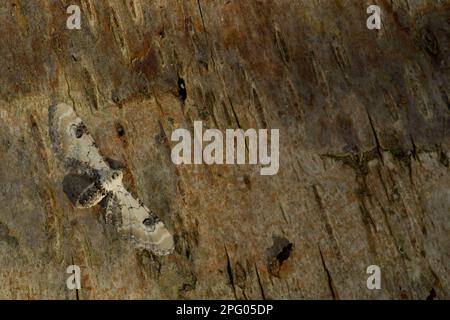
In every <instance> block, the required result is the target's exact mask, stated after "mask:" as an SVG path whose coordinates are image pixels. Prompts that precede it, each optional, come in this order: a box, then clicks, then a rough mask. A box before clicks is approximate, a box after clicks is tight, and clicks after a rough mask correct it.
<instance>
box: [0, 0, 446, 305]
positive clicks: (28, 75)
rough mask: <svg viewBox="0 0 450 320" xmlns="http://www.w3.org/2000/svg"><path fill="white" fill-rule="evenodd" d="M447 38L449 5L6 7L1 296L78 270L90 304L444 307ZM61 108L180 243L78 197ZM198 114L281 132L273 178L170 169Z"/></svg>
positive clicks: (235, 170) (18, 3)
mask: <svg viewBox="0 0 450 320" xmlns="http://www.w3.org/2000/svg"><path fill="white" fill-rule="evenodd" d="M70 4H77V5H80V8H81V19H82V20H81V21H82V28H81V30H68V29H66V19H67V17H68V16H69V15H68V14H67V13H66V8H67V7H68V6H69V5H70ZM370 4H378V5H379V6H380V7H381V9H382V28H381V30H368V29H367V28H366V19H367V18H368V14H367V13H366V9H367V7H368V5H370ZM449 43H450V4H449V1H437V0H429V1H428V0H423V1H422V0H420V1H419V0H392V1H387V0H374V1H356V0H355V1H344V0H341V1H338V0H333V1H313V0H304V1H293V0H279V1H271V0H265V1H259V0H249V1H234V0H233V1H225V0H217V1H208V0H195V1H194V0H188V1H181V0H180V1H175V0H168V1H162V0H161V1H159V0H155V1H144V0H134V1H133V0H127V1H125V0H124V1H118V0H117V1H113V0H110V1H100V0H99V1H94V0H83V1H79V0H72V1H56V0H54V1H52V0H41V1H25V0H23V1H22V0H14V1H12V0H4V1H1V3H0V59H1V62H0V160H1V166H0V202H1V207H0V266H1V268H0V283H1V286H0V298H3V299H10V298H13V299H14V298H23V299H27V298H30V299H37V298H46V299H75V298H76V294H75V292H74V291H70V290H68V289H67V287H66V278H67V277H68V275H67V274H66V273H65V271H66V268H67V266H69V265H72V264H76V265H79V266H80V267H81V274H82V277H81V280H82V288H81V290H79V292H78V296H79V298H80V299H107V298H114V299H130V298H137V299H167V298H186V299H192V298H200V299H203V298H230V299H234V298H239V299H263V298H265V299H288V298H296V299H303V298H309V299H333V298H335V299H355V298H362V299H379V298H388V299H425V298H427V297H428V298H433V297H436V298H439V299H449V298H450V279H449V274H450V273H449V271H450V270H449V262H450V261H449V255H450V238H449V234H450V233H449V231H450V219H449V217H450V179H449V177H450V174H449V173H450V172H449V156H450V148H449V146H450V131H449V128H450V89H449V85H448V84H449V83H450V72H449V71H450V48H449ZM182 81H184V83H185V87H186V92H185V93H184V92H183V90H180V85H179V84H180V83H181V82H182ZM58 102H66V103H69V104H72V105H73V106H74V108H75V109H76V110H77V112H78V114H79V115H80V117H82V118H83V120H84V121H85V123H86V126H87V127H88V128H89V130H90V132H91V133H92V135H93V137H94V139H95V140H96V142H97V144H98V147H99V149H100V150H101V152H102V154H103V155H104V156H105V157H108V158H110V159H111V161H113V162H115V163H119V164H120V166H122V167H123V168H124V172H125V173H124V174H125V176H124V184H125V185H126V186H127V188H128V189H129V190H130V191H131V192H133V193H134V194H135V195H136V196H137V197H139V198H140V199H141V200H142V201H143V202H144V203H145V204H146V205H147V206H148V207H150V208H152V209H153V210H154V211H155V212H157V213H158V215H159V216H160V217H161V219H162V220H163V221H164V222H165V223H166V225H168V228H169V229H170V230H171V231H172V232H173V233H174V234H175V237H176V250H175V253H174V254H172V255H170V256H167V257H156V256H153V255H152V254H149V253H146V252H141V251H137V250H136V249H134V247H133V246H132V245H131V244H129V243H127V242H125V241H121V240H120V239H118V238H117V236H116V235H115V233H114V232H113V231H111V230H110V228H108V226H106V225H105V224H104V222H103V220H102V217H101V213H100V210H99V209H98V208H97V207H94V208H93V209H89V210H77V209H74V208H73V206H72V205H71V203H70V201H69V200H68V198H67V196H66V195H65V193H64V191H63V181H64V174H65V172H64V169H63V167H62V166H61V163H60V162H58V160H57V159H56V157H55V155H54V152H53V150H52V148H51V143H50V140H49V135H48V114H47V113H48V108H49V106H50V105H52V104H55V103H58ZM195 120H202V121H203V123H204V125H205V126H207V127H209V128H218V129H220V130H225V129H227V128H243V129H248V128H269V129H270V128H277V129H280V170H279V172H278V174H277V175H275V176H261V175H260V174H259V167H258V166H251V165H241V166H237V165H235V166H225V165H213V166H207V165H196V166H194V165H192V166H175V165H174V164H173V163H172V161H171V158H170V152H171V148H172V147H173V145H174V143H173V142H172V141H170V135H171V133H172V132H173V130H174V129H176V128H187V129H190V130H192V126H193V121H195ZM369 265H378V266H380V268H381V272H382V282H381V285H382V288H381V290H368V289H367V287H366V280H367V277H368V276H369V275H368V274H367V273H366V269H367V267H368V266H369Z"/></svg>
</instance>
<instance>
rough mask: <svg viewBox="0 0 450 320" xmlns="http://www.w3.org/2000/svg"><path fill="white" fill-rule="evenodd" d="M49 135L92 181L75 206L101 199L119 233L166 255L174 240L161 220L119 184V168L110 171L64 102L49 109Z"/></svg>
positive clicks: (68, 163)
mask: <svg viewBox="0 0 450 320" xmlns="http://www.w3.org/2000/svg"><path fill="white" fill-rule="evenodd" d="M49 126H50V138H51V140H52V143H53V147H54V149H55V151H56V152H57V155H58V156H59V158H61V160H62V161H63V162H64V164H65V166H66V167H67V168H68V169H71V170H72V171H73V170H76V171H77V172H80V173H83V174H85V175H87V176H89V177H90V178H91V179H92V180H93V182H92V183H91V184H90V185H88V186H87V187H86V188H84V189H83V190H81V192H80V193H79V194H77V195H76V197H75V201H74V205H75V207H77V208H90V207H92V206H95V205H96V204H99V203H100V202H102V204H103V208H104V209H105V220H106V222H107V223H111V224H113V225H114V226H115V227H116V229H117V231H118V233H119V234H120V235H121V236H122V237H123V238H125V239H130V240H132V241H133V242H134V244H135V245H136V246H137V247H138V248H141V249H146V250H149V251H152V252H153V253H155V254H157V255H167V254H170V253H172V251H173V249H174V240H173V237H172V235H171V234H170V232H169V231H168V230H167V228H166V227H165V226H164V224H163V223H162V222H161V220H160V219H159V218H158V217H157V216H156V214H154V213H153V212H151V211H150V210H149V209H148V208H147V207H146V206H145V205H144V204H143V203H142V202H140V201H139V200H137V199H135V198H134V197H133V196H132V195H131V194H130V193H129V192H128V191H127V190H126V189H125V187H124V186H123V184H122V176H123V175H122V171H120V170H113V169H111V167H110V166H109V164H108V163H107V162H106V161H105V160H104V159H103V157H102V156H101V155H100V153H99V151H98V149H97V147H96V145H95V142H94V140H93V139H92V136H91V135H90V134H89V132H88V131H87V129H86V126H85V125H84V124H83V121H82V120H81V119H80V118H79V117H78V116H77V114H76V113H75V111H74V110H73V108H72V107H71V106H69V105H67V104H65V103H60V104H58V105H54V106H51V107H50V109H49Z"/></svg>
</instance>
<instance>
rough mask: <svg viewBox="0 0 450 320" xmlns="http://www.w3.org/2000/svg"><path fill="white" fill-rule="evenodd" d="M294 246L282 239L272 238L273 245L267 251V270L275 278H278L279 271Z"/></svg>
mask: <svg viewBox="0 0 450 320" xmlns="http://www.w3.org/2000/svg"><path fill="white" fill-rule="evenodd" d="M293 248H294V244H293V243H292V242H290V241H289V240H287V239H286V238H283V237H277V236H275V237H274V244H273V246H272V247H271V248H270V249H269V265H268V270H269V272H270V274H271V275H273V276H275V277H279V276H280V270H281V266H282V265H283V263H284V262H285V261H286V260H288V259H289V257H290V256H291V253H292V249H293Z"/></svg>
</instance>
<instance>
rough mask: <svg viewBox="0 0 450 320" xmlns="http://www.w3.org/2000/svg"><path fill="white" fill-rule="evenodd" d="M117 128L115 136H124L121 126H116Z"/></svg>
mask: <svg viewBox="0 0 450 320" xmlns="http://www.w3.org/2000/svg"><path fill="white" fill-rule="evenodd" d="M116 128H117V135H118V136H119V137H120V138H122V137H124V136H125V129H124V128H123V126H122V125H121V124H117V126H116Z"/></svg>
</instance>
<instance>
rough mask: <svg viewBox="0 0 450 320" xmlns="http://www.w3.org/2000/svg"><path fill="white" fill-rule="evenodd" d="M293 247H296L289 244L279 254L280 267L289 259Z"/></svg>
mask: <svg viewBox="0 0 450 320" xmlns="http://www.w3.org/2000/svg"><path fill="white" fill-rule="evenodd" d="M293 246H294V245H293V244H292V243H288V244H287V245H286V246H285V247H283V249H282V250H281V252H280V253H279V254H277V260H278V261H279V262H280V265H281V264H283V262H284V261H286V260H287V259H289V257H290V256H291V251H292V248H293Z"/></svg>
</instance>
